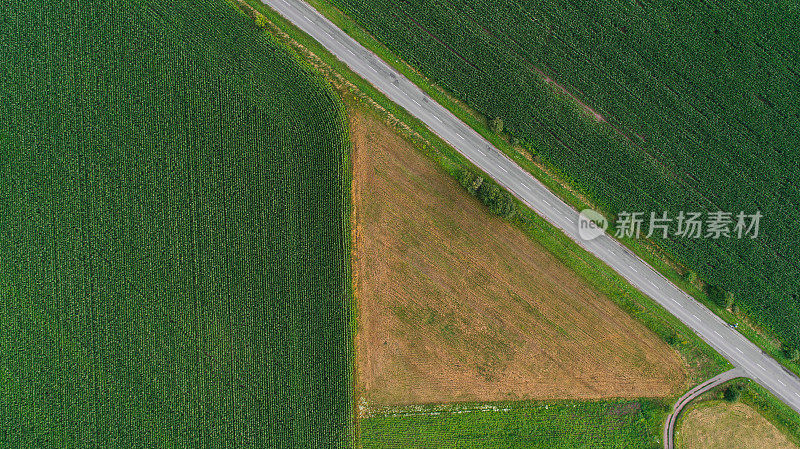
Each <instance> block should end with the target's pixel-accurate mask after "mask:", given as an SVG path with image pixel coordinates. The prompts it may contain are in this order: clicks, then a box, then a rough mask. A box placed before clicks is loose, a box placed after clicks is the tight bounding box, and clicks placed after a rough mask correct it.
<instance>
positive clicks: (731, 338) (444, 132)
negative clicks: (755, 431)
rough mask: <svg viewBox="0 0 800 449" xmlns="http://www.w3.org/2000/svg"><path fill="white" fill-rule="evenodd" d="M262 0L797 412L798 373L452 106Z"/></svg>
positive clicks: (318, 20)
mask: <svg viewBox="0 0 800 449" xmlns="http://www.w3.org/2000/svg"><path fill="white" fill-rule="evenodd" d="M262 2H264V4H266V5H267V6H269V7H271V8H272V9H274V10H275V11H277V12H278V13H279V14H280V15H282V16H283V17H285V18H286V19H287V20H289V21H290V22H292V23H293V24H294V25H295V26H297V27H298V28H300V29H301V30H303V31H304V32H306V33H308V34H309V35H310V36H311V37H312V38H314V39H316V40H317V41H319V42H320V43H321V44H322V45H323V46H324V47H325V48H326V49H327V50H328V51H330V52H331V53H332V54H333V55H335V56H336V57H337V58H339V59H340V60H341V61H342V62H344V63H345V64H347V65H348V66H349V67H350V69H351V70H353V71H354V72H355V73H357V74H358V75H359V76H361V77H362V78H364V79H365V80H366V81H368V82H370V83H371V84H373V85H374V86H375V87H376V88H377V89H378V90H380V91H381V92H382V93H383V94H384V95H386V96H387V97H388V98H389V99H390V100H392V101H393V102H395V103H397V104H398V105H399V106H401V107H403V108H404V109H406V110H407V111H408V112H409V113H410V114H412V115H413V116H415V117H416V118H418V119H419V120H420V121H422V122H423V123H425V125H427V126H428V127H429V128H430V129H431V130H432V131H433V132H434V133H436V134H437V135H439V136H440V137H441V138H442V139H444V140H445V141H446V142H447V143H449V144H450V145H452V146H453V148H455V149H456V150H457V151H458V152H459V153H461V154H462V155H464V157H466V158H467V159H469V160H470V161H472V163H474V164H475V165H476V166H477V167H478V168H480V169H481V170H483V171H484V172H486V173H487V174H488V175H489V176H491V177H492V178H493V179H494V180H495V181H497V183H499V184H500V185H502V186H503V187H504V188H505V189H507V190H508V191H509V192H511V193H512V194H513V195H514V196H516V197H517V198H519V199H520V200H521V201H522V202H524V203H525V204H527V205H528V206H529V207H530V208H531V209H533V210H534V211H535V212H536V213H538V214H539V215H541V216H542V217H543V218H544V219H546V220H547V221H549V222H550V223H551V224H553V225H554V226H555V227H557V228H559V229H561V230H562V231H563V232H564V233H565V234H566V235H567V236H569V237H570V238H571V239H572V240H574V241H575V242H576V243H578V245H580V246H581V247H583V248H584V249H586V250H587V251H589V252H590V253H592V254H593V255H594V256H596V257H597V258H598V259H600V260H602V261H603V262H604V263H606V264H608V265H609V266H610V267H611V268H612V269H614V270H615V271H616V272H617V273H619V274H620V275H621V276H622V277H624V278H625V279H627V280H628V282H630V283H631V284H632V285H633V286H635V287H636V288H637V289H639V290H640V291H641V292H643V293H644V294H646V295H647V296H649V297H650V298H652V299H653V300H654V301H655V302H657V303H658V304H660V305H661V306H663V307H664V308H665V309H667V310H668V311H669V312H670V313H672V314H673V315H675V316H676V317H677V318H678V319H679V320H681V321H682V322H683V323H685V324H686V325H687V326H689V328H691V329H692V330H693V331H694V332H695V333H697V335H699V336H700V338H702V339H703V340H705V341H706V342H707V343H708V344H709V345H711V347H712V348H714V349H715V350H716V351H718V352H719V353H721V354H722V355H723V356H724V357H725V358H726V359H728V360H729V361H730V362H731V363H732V364H733V365H734V366H736V367H738V368H741V369H742V370H743V371H744V373H745V374H746V376H747V377H750V378H751V379H753V380H754V381H756V382H758V384H760V385H761V386H763V387H764V388H766V389H767V390H769V391H770V392H772V393H773V394H775V395H776V396H777V397H778V398H779V399H780V400H781V401H783V402H785V403H786V404H787V405H789V406H790V407H791V408H793V409H794V410H795V411H797V412H800V378H798V377H797V376H796V375H794V374H793V373H791V372H790V371H789V370H787V369H786V368H784V367H783V366H782V365H780V364H779V363H778V362H777V361H775V360H774V359H772V358H771V357H769V356H768V355H767V354H764V353H763V352H762V351H761V349H760V348H759V347H758V346H756V345H755V344H753V343H752V342H750V341H749V340H747V339H746V338H744V337H743V336H742V335H741V334H740V333H739V332H737V331H736V330H734V329H731V328H730V327H729V326H728V325H727V323H725V322H724V321H723V320H722V319H721V318H719V317H718V316H716V315H715V314H714V313H712V312H711V311H710V310H709V309H708V308H706V307H705V306H703V305H702V304H700V303H698V302H697V301H695V300H694V299H693V298H692V297H690V296H689V295H688V294H686V293H685V292H683V291H682V290H680V289H679V288H678V287H676V286H675V285H674V284H672V283H671V282H670V281H669V280H667V279H666V278H665V277H664V276H662V275H661V274H659V273H658V272H656V271H655V270H654V269H653V268H651V267H650V266H649V265H647V264H646V263H645V262H644V261H642V260H641V259H639V257H638V256H636V255H635V254H634V253H632V252H631V251H630V250H628V249H627V248H626V247H624V246H623V245H622V244H621V243H619V242H618V241H616V240H615V239H613V238H612V237H611V236H609V235H608V234H602V235H601V236H599V237H597V238H595V239H594V240H588V241H586V240H582V239H581V238H580V236H579V234H578V211H577V210H575V209H573V208H572V207H571V206H569V205H567V204H566V203H564V202H563V201H561V199H559V198H558V197H557V196H556V195H555V194H553V193H552V192H550V191H549V190H548V189H547V188H546V187H545V186H544V185H543V184H542V183H540V182H539V181H538V180H537V179H535V178H534V177H533V176H531V175H530V174H529V173H527V172H526V171H524V170H523V169H522V168H521V167H519V166H518V165H517V164H516V163H514V162H513V161H511V160H510V159H509V158H507V157H506V156H505V155H504V154H503V153H502V152H500V150H498V149H497V148H495V147H494V146H492V144H491V143H489V141H487V140H486V139H484V138H483V137H482V136H481V135H480V134H478V133H477V132H475V131H474V130H473V129H472V128H470V127H469V126H467V125H466V124H464V123H463V122H462V121H461V120H459V119H458V118H457V117H456V116H455V115H453V114H452V113H451V112H450V111H448V110H447V109H445V108H444V107H443V106H441V105H440V104H438V103H436V102H435V101H433V100H432V99H430V98H429V97H428V95H427V94H426V93H425V92H424V91H422V90H421V89H420V88H419V87H417V86H416V85H414V83H412V82H411V81H410V80H408V79H407V78H406V77H405V76H403V75H402V74H401V73H399V72H398V71H396V70H395V69H394V68H392V67H391V66H389V65H388V64H386V63H385V62H384V61H383V60H381V59H380V58H379V57H378V56H376V55H375V54H374V53H372V52H370V51H369V50H367V49H366V48H364V47H363V46H361V44H359V43H358V42H356V41H355V40H353V39H352V38H351V37H350V36H348V35H347V34H346V33H345V32H344V31H342V30H340V29H339V28H338V27H336V25H334V24H333V23H332V22H330V21H329V20H328V19H327V18H325V17H324V16H322V15H321V14H319V13H318V12H317V11H316V10H315V9H314V8H312V7H311V6H309V5H308V4H306V3H305V2H303V1H300V0H262Z"/></svg>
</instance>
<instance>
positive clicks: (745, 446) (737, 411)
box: [677, 401, 797, 449]
mask: <svg viewBox="0 0 800 449" xmlns="http://www.w3.org/2000/svg"><path fill="white" fill-rule="evenodd" d="M677 443H678V445H677V447H678V448H680V449H739V448H740V449H797V446H795V445H794V444H792V443H791V442H790V441H789V439H788V438H787V437H786V436H785V435H783V434H782V433H781V432H780V431H779V430H778V429H777V428H775V426H773V425H772V424H771V423H770V422H769V421H767V420H766V419H765V418H764V417H763V416H761V415H760V414H759V413H758V412H757V411H756V410H754V409H752V408H751V407H749V406H747V405H745V404H742V403H733V404H731V403H728V402H720V401H713V402H705V403H702V404H700V405H698V406H697V407H695V408H693V409H691V410H689V411H688V412H687V413H686V415H684V416H683V418H681V425H680V428H679V429H678V435H677Z"/></svg>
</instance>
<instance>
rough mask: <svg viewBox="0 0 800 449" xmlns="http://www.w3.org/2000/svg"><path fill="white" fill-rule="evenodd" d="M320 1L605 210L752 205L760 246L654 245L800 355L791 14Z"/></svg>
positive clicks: (799, 79) (616, 1)
mask: <svg viewBox="0 0 800 449" xmlns="http://www.w3.org/2000/svg"><path fill="white" fill-rule="evenodd" d="M328 1H329V2H330V3H332V4H334V5H336V6H338V7H339V8H341V9H342V10H343V11H345V12H346V13H348V14H349V15H351V16H352V17H353V18H355V19H356V20H357V21H358V22H360V23H361V25H362V26H363V27H364V28H366V29H367V30H368V31H369V32H371V33H373V34H374V35H375V36H377V37H378V38H379V39H380V40H381V41H382V42H384V43H385V44H386V45H387V46H388V47H389V48H390V49H391V50H393V51H394V52H396V53H397V54H399V55H400V56H401V57H403V58H404V59H405V60H406V61H408V62H410V63H411V64H412V65H414V66H416V67H418V68H419V69H420V70H421V71H422V72H424V73H425V74H426V75H428V76H430V77H431V78H432V79H433V80H434V81H435V82H437V83H439V84H440V85H442V86H444V87H445V88H447V89H449V90H450V91H451V92H453V93H454V94H455V95H456V96H458V97H459V98H461V99H463V100H465V101H466V102H467V103H468V104H469V105H470V106H472V107H474V108H475V109H477V110H478V111H480V112H482V113H484V114H486V115H487V116H488V117H501V118H502V119H503V120H504V123H505V126H506V128H507V129H508V130H509V131H510V132H511V133H512V135H513V136H515V137H517V138H519V139H521V140H522V141H524V142H527V143H528V144H530V145H531V146H532V147H535V148H536V149H537V150H539V151H540V154H541V156H542V157H543V158H544V159H545V160H547V161H548V162H550V163H551V164H552V165H553V166H555V167H556V168H557V169H558V170H559V171H560V172H562V173H563V174H564V175H565V177H566V178H567V179H570V180H571V182H573V183H574V184H575V185H577V186H578V187H580V188H581V189H582V190H584V191H585V192H587V193H588V194H589V195H590V196H591V197H592V198H593V199H594V200H595V201H596V203H597V204H599V205H600V206H601V207H602V208H603V209H604V211H605V212H607V213H608V214H610V215H616V214H618V213H619V212H622V211H642V212H644V213H645V216H649V212H650V211H656V212H657V213H659V214H660V212H661V211H664V210H666V211H669V212H670V215H671V216H673V217H674V216H675V215H676V213H677V212H678V211H679V210H686V211H692V210H697V211H716V210H722V211H727V212H732V213H734V214H736V213H738V212H739V211H746V212H747V213H753V212H755V211H756V210H760V211H761V212H762V213H763V214H764V218H763V219H762V223H761V233H760V235H759V237H758V239H756V240H752V239H741V240H740V239H721V240H712V239H696V240H692V239H675V238H672V239H669V240H667V241H662V242H660V243H661V245H662V246H664V247H665V248H666V249H668V250H669V251H670V252H671V253H672V254H674V256H675V257H676V258H677V259H678V260H679V261H681V262H683V263H685V264H686V265H687V266H689V267H692V268H694V269H696V270H697V271H698V272H699V273H700V274H701V275H702V277H703V278H705V279H707V280H709V281H710V282H712V283H714V284H718V285H721V286H722V287H723V288H725V289H727V290H731V291H733V292H734V293H735V294H736V297H737V300H736V302H737V304H738V306H740V308H742V309H743V310H744V311H745V312H747V313H748V314H749V315H750V316H751V317H753V318H754V319H755V321H756V323H757V324H759V325H760V326H762V327H764V328H767V329H772V330H773V331H774V332H776V333H777V335H778V336H779V337H780V339H781V340H783V342H784V343H788V344H790V345H793V346H795V347H798V346H800V295H798V285H797V280H798V279H799V278H800V245H797V241H799V240H800V228H798V227H797V223H798V221H800V190H798V188H797V181H796V180H797V179H798V177H799V176H800V151H798V148H800V145H799V144H800V142H799V141H798V140H799V139H800V126H798V125H799V124H800V116H799V115H798V112H797V111H798V109H799V108H798V106H800V76H798V75H800V61H799V59H800V56H798V52H797V51H796V49H797V48H800V34H798V33H797V32H796V30H798V29H800V15H798V14H797V10H796V7H792V6H791V5H789V4H783V5H774V4H768V3H759V2H751V1H749V0H738V1H731V2H728V1H726V2H722V1H719V0H717V1H714V0H712V1H699V0H693V1H687V0H685V1H679V2H673V1H663V0H654V1H649V0H648V1H636V2H632V1H621V0H602V1H596V2H595V1H591V2H589V1H581V0H557V1H552V0H546V1H545V0H480V1H474V0H406V1H399V2H373V1H369V0H328ZM548 80H552V82H555V83H558V84H559V85H560V86H563V87H564V88H565V89H566V90H567V91H569V92H571V93H572V94H574V95H575V97H577V98H579V99H580V100H581V101H582V102H583V103H585V105H586V106H585V107H584V106H581V105H579V104H578V103H577V102H575V101H574V100H573V99H571V98H569V97H568V96H565V95H563V94H560V93H559V91H560V89H559V88H557V87H555V86H554V84H553V83H552V82H549V81H548ZM586 108H589V109H586ZM595 114H597V115H595Z"/></svg>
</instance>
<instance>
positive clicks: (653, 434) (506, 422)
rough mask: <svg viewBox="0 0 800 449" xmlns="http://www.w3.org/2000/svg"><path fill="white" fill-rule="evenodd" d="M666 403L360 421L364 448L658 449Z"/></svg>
mask: <svg viewBox="0 0 800 449" xmlns="http://www.w3.org/2000/svg"><path fill="white" fill-rule="evenodd" d="M665 413H666V407H665V406H663V405H661V404H660V403H658V402H654V401H650V400H638V401H600V402H578V401H557V402H546V403H544V402H514V403H494V404H465V405H460V406H428V407H414V408H404V409H395V410H391V411H383V412H379V413H376V414H375V415H374V416H372V417H369V418H366V419H362V420H361V424H360V427H361V431H362V436H361V438H362V443H363V447H364V449H434V448H436V449H495V448H504V449H515V448H519V449H523V448H524V449H537V448H541V449H561V448H563V449H577V448H593V449H594V448H626V449H645V448H647V449H658V448H660V447H662V446H661V444H660V443H659V441H660V438H661V437H660V433H659V432H660V430H661V423H662V421H663V419H664V416H665Z"/></svg>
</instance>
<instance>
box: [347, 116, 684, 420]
mask: <svg viewBox="0 0 800 449" xmlns="http://www.w3.org/2000/svg"><path fill="white" fill-rule="evenodd" d="M350 120H351V139H352V141H353V146H354V157H353V163H354V168H353V170H354V173H353V175H354V183H353V184H354V187H353V189H354V192H353V193H354V199H353V202H354V208H355V213H354V222H355V223H354V227H353V229H354V245H355V248H354V256H355V257H354V262H353V263H354V275H355V284H356V295H357V300H358V306H359V329H358V334H357V354H358V355H357V357H358V361H357V363H358V367H357V371H358V382H359V388H360V389H361V391H362V394H363V395H364V397H365V398H366V399H367V400H368V402H369V403H374V404H381V405H394V404H411V403H429V402H452V401H495V400H506V399H547V398H608V397H627V398H632V397H643V396H646V397H656V396H670V395H673V394H676V393H677V392H679V391H680V390H682V389H684V388H685V387H686V370H685V368H684V365H683V362H682V360H681V358H680V356H679V355H678V354H677V352H675V351H674V350H673V349H671V348H670V347H669V346H667V345H666V344H665V343H664V342H663V341H661V340H660V339H659V338H658V337H657V336H656V335H655V334H654V333H653V332H651V331H650V330H648V329H647V328H645V326H644V325H642V324H641V323H639V322H637V321H635V320H634V319H633V318H631V317H630V316H629V315H628V314H626V313H625V312H624V311H622V310H621V309H620V308H619V307H618V306H617V305H615V304H614V303H613V302H611V301H610V300H609V299H608V298H606V297H605V296H603V295H602V294H600V293H598V292H597V291H596V290H595V289H593V288H592V287H591V286H590V285H589V284H587V282H585V281H584V280H583V279H582V278H580V277H579V276H578V275H577V274H575V273H574V272H573V271H571V270H570V269H568V268H567V267H566V266H564V265H563V264H562V263H560V262H559V261H558V260H557V259H556V258H555V257H554V256H552V255H551V254H550V253H549V252H547V251H546V250H545V249H544V248H542V247H541V246H539V245H538V244H537V243H535V242H534V241H532V240H531V239H530V238H528V237H527V236H526V235H525V234H524V233H523V232H521V231H520V230H519V229H517V228H515V227H513V226H511V225H510V224H508V223H507V222H504V221H502V220H500V219H498V218H496V217H494V216H492V215H490V214H489V213H488V212H487V210H486V208H485V207H484V206H482V205H481V204H480V203H478V201H477V200H476V199H474V198H472V197H471V196H469V195H468V194H467V193H466V192H464V191H463V190H462V189H461V187H460V186H459V185H458V184H457V183H456V182H455V180H453V179H452V178H451V177H449V176H448V175H447V174H446V173H444V172H443V171H442V170H441V169H440V168H439V167H438V165H436V164H435V163H434V162H433V161H431V160H430V159H429V158H427V157H425V156H423V155H422V154H420V153H419V152H418V151H417V150H416V149H414V148H413V147H412V146H410V145H409V144H408V143H407V142H406V141H405V140H403V139H402V138H401V137H399V136H397V135H396V134H395V133H394V132H393V131H392V130H391V129H390V128H389V127H387V126H385V125H384V124H383V123H382V122H381V121H380V120H379V119H378V118H375V117H373V116H372V115H370V114H369V113H365V112H364V111H362V110H359V109H357V108H354V109H353V110H351V111H350Z"/></svg>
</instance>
